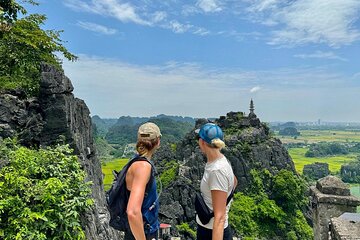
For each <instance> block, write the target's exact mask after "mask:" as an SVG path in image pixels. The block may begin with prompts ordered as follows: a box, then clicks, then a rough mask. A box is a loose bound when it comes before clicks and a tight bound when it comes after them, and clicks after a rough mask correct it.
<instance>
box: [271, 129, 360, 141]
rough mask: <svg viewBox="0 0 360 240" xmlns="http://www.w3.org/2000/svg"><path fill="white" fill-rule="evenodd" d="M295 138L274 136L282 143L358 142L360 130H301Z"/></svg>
mask: <svg viewBox="0 0 360 240" xmlns="http://www.w3.org/2000/svg"><path fill="white" fill-rule="evenodd" d="M300 132H301V134H300V136H298V137H297V138H296V139H294V137H291V136H280V135H278V134H277V133H276V137H277V138H279V139H280V140H281V142H282V143H309V144H310V143H317V142H353V141H354V142H360V131H335V130H301V131H300Z"/></svg>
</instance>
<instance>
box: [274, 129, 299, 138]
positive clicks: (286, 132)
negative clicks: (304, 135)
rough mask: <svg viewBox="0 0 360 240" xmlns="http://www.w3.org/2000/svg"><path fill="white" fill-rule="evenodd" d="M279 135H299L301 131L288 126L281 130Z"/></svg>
mask: <svg viewBox="0 0 360 240" xmlns="http://www.w3.org/2000/svg"><path fill="white" fill-rule="evenodd" d="M279 135H281V136H299V135H300V132H298V130H297V129H296V128H295V127H286V128H284V129H281V130H279Z"/></svg>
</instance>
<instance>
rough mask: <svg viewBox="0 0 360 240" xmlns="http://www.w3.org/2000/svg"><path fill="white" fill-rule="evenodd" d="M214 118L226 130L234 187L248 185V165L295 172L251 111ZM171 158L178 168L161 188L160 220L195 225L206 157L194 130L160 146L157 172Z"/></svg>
mask: <svg viewBox="0 0 360 240" xmlns="http://www.w3.org/2000/svg"><path fill="white" fill-rule="evenodd" d="M206 122H207V120H206V119H200V120H198V121H197V122H196V127H195V128H198V127H199V126H201V125H202V124H204V123H206ZM215 122H216V123H217V124H218V125H219V126H220V127H221V128H222V129H223V131H224V133H225V142H226V145H227V148H226V149H224V151H223V153H224V154H225V156H226V157H227V158H228V159H229V161H230V162H231V165H232V167H233V170H234V173H235V175H236V177H237V178H238V180H239V184H238V187H237V191H241V190H244V189H245V188H246V187H247V186H248V185H249V183H250V170H251V169H264V168H265V169H268V170H269V171H270V172H272V173H276V172H277V171H279V170H281V169H287V170H290V171H293V172H294V173H295V167H294V163H293V161H292V159H291V158H290V156H289V154H288V152H287V150H286V149H285V148H284V147H283V146H282V144H281V142H280V140H278V139H276V138H274V137H272V136H271V134H270V132H269V128H268V127H267V126H266V124H264V123H261V122H260V120H259V119H258V118H257V117H256V115H255V114H254V113H253V112H252V113H251V114H249V115H248V116H246V115H245V114H244V113H242V112H230V113H228V114H227V115H226V116H222V117H220V118H219V119H216V120H215ZM171 160H175V161H176V162H177V163H178V164H179V168H178V171H177V176H176V179H175V181H173V182H172V183H171V184H170V185H169V186H168V187H166V189H163V193H162V195H161V198H160V205H161V208H160V216H161V220H162V222H165V223H170V224H171V225H172V226H175V225H177V224H180V223H181V222H189V223H190V226H191V227H192V228H195V225H196V224H195V210H194V195H195V192H196V191H198V189H199V186H200V181H201V178H202V174H203V169H204V166H205V161H206V160H205V158H204V156H203V155H202V154H201V152H200V149H199V147H198V144H197V141H196V140H195V133H194V131H192V132H190V133H188V135H187V136H186V138H185V139H184V140H182V141H181V142H180V143H179V144H177V146H176V150H175V151H174V147H172V148H171V147H170V146H162V147H161V148H160V150H159V151H158V152H157V153H156V156H155V157H154V162H155V164H156V165H157V166H159V171H160V172H161V170H162V168H163V167H164V166H166V162H169V161H171ZM174 229H175V228H173V230H174ZM173 234H177V233H176V232H174V233H173Z"/></svg>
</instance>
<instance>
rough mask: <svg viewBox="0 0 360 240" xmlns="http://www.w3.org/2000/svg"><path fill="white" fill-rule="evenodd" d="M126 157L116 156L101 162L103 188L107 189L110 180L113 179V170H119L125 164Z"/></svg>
mask: <svg viewBox="0 0 360 240" xmlns="http://www.w3.org/2000/svg"><path fill="white" fill-rule="evenodd" d="M128 160H129V159H128V158H118V159H114V160H112V161H109V162H106V163H103V165H102V166H101V168H102V173H103V174H104V175H105V176H104V188H105V190H108V189H109V188H110V186H111V183H112V181H113V180H114V176H113V174H112V171H113V170H116V171H120V170H121V169H122V168H123V167H124V166H125V164H126V163H127V162H128Z"/></svg>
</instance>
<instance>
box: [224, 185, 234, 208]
mask: <svg viewBox="0 0 360 240" xmlns="http://www.w3.org/2000/svg"><path fill="white" fill-rule="evenodd" d="M234 193H235V188H234V189H233V190H232V191H231V193H230V195H229V196H228V198H227V199H226V206H227V205H228V204H229V202H230V201H231V199H232V198H233V197H234Z"/></svg>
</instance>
